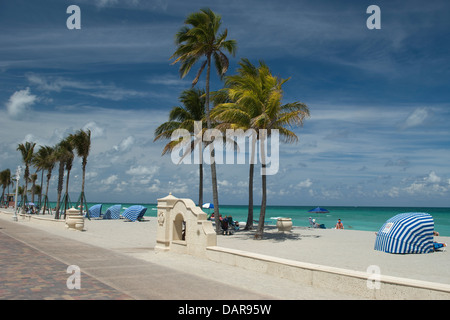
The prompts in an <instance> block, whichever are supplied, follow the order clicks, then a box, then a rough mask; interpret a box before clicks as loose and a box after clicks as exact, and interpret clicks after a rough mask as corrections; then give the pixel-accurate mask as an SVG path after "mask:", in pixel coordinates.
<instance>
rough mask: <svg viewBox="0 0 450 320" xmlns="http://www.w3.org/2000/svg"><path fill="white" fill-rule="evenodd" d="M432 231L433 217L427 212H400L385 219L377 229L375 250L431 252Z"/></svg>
mask: <svg viewBox="0 0 450 320" xmlns="http://www.w3.org/2000/svg"><path fill="white" fill-rule="evenodd" d="M433 231H434V222H433V217H432V216H430V215H429V214H428V213H423V212H410V213H401V214H398V215H396V216H394V217H392V218H390V219H389V220H387V221H386V222H385V223H384V224H383V226H382V227H381V229H380V230H379V231H378V233H377V237H376V239H375V250H379V251H384V252H388V253H429V252H433V251H434V249H433Z"/></svg>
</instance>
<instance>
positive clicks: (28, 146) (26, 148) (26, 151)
mask: <svg viewBox="0 0 450 320" xmlns="http://www.w3.org/2000/svg"><path fill="white" fill-rule="evenodd" d="M35 145H36V143H34V142H28V141H27V142H25V144H23V143H20V144H19V145H18V147H17V150H18V151H20V153H21V154H22V160H23V163H24V164H25V173H24V179H25V190H24V192H23V194H24V197H25V200H24V201H23V204H22V210H23V211H25V202H26V198H27V192H28V180H29V178H30V164H31V160H32V159H33V152H34V147H35Z"/></svg>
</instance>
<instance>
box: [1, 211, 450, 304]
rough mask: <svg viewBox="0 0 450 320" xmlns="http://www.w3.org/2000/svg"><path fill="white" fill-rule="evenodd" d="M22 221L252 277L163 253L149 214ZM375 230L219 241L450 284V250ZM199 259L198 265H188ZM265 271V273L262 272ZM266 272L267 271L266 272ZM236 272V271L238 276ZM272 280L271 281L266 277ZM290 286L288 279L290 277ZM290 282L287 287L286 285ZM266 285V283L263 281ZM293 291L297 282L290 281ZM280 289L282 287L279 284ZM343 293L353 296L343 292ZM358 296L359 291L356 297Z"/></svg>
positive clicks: (167, 260)
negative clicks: (387, 245)
mask: <svg viewBox="0 0 450 320" xmlns="http://www.w3.org/2000/svg"><path fill="white" fill-rule="evenodd" d="M2 210H3V211H1V212H2V213H1V214H0V219H6V220H8V221H11V220H12V213H11V212H10V211H9V212H6V211H5V209H2ZM18 223H20V224H23V225H26V226H30V227H33V228H38V229H41V230H44V231H46V232H48V233H51V234H55V235H58V236H63V237H67V238H71V239H74V240H77V241H81V242H85V243H89V244H91V245H95V246H99V247H102V248H107V249H110V250H115V251H119V252H121V253H125V254H129V255H132V256H134V257H137V258H139V259H143V260H146V261H151V262H154V263H158V264H162V265H167V266H170V267H171V268H178V269H180V270H187V269H189V270H190V272H192V273H195V274H198V275H201V276H206V277H208V276H211V277H216V276H215V275H214V272H211V273H209V272H208V270H215V272H223V273H228V274H229V276H230V277H232V275H233V274H237V273H241V274H242V275H243V276H242V277H241V278H239V279H240V280H239V281H240V282H241V284H242V285H244V286H245V285H246V283H245V281H251V273H250V272H249V271H245V270H237V269H239V268H236V267H231V266H225V265H224V266H217V263H214V262H211V261H207V260H204V261H203V259H200V258H195V257H191V256H187V255H179V254H174V253H160V252H155V251H154V250H153V248H154V246H155V244H156V223H157V222H156V218H154V217H145V221H143V222H126V221H124V220H85V231H83V232H79V231H70V230H66V229H65V228H62V227H61V225H60V224H58V225H56V224H55V226H52V225H51V226H49V225H44V224H39V223H35V222H33V220H28V219H21V217H19V221H18ZM435 240H436V241H438V242H446V243H447V244H450V238H448V237H436V238H435ZM374 241H375V234H374V233H373V232H366V231H356V230H334V229H326V230H324V229H310V228H303V227H302V228H300V227H294V228H293V230H292V232H287V233H280V232H278V231H277V229H276V228H274V227H268V228H267V229H266V231H265V237H264V239H263V240H253V232H250V231H238V232H236V233H235V234H233V235H230V236H226V235H220V236H218V238H217V245H218V246H221V247H225V248H230V249H239V250H244V251H248V252H253V253H259V254H264V255H269V256H273V257H278V258H284V259H289V260H295V261H301V262H308V263H314V264H319V265H324V266H331V267H337V268H343V269H349V270H355V271H363V272H365V271H366V270H367V268H368V267H369V266H371V265H376V266H378V267H379V268H380V271H381V273H382V274H383V275H389V276H396V277H402V278H409V279H415V280H423V281H430V282H435V283H441V284H450V268H448V265H450V255H449V253H448V251H444V252H435V253H431V254H409V255H393V254H387V253H383V252H379V251H375V250H374V249H373V246H374ZM193 261H195V265H196V268H190V267H189V266H191V265H192V263H193ZM261 276H263V275H261ZM263 277H268V276H266V275H264V276H263ZM236 278H237V277H236ZM266 283H267V284H268V283H270V281H266ZM286 286H287V287H288V286H289V284H288V282H286ZM287 287H286V288H287ZM265 290H267V286H266V287H265ZM292 290H294V291H295V285H292ZM279 291H281V290H279ZM293 294H294V295H295V292H294V293H292V292H291V291H289V289H287V290H285V292H284V293H282V292H280V293H279V295H280V298H282V299H295V298H296V297H295V296H292V295H293ZM335 298H336V299H340V298H353V297H347V296H345V295H341V296H340V295H339V293H337V294H336V296H335ZM354 298H357V297H354Z"/></svg>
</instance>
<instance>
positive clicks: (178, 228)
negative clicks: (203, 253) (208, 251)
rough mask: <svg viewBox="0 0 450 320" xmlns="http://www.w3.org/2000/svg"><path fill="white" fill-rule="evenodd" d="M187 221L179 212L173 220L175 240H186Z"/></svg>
mask: <svg viewBox="0 0 450 320" xmlns="http://www.w3.org/2000/svg"><path fill="white" fill-rule="evenodd" d="M185 233H186V222H185V221H184V219H183V215H182V214H181V213H179V214H177V215H176V217H175V219H174V220H173V240H181V241H185V240H186V239H185Z"/></svg>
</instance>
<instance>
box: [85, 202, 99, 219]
mask: <svg viewBox="0 0 450 320" xmlns="http://www.w3.org/2000/svg"><path fill="white" fill-rule="evenodd" d="M101 214H102V204H95V205H93V206H92V207H90V208H89V210H88V217H89V218H100V215H101Z"/></svg>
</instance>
